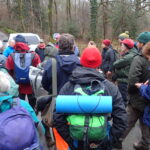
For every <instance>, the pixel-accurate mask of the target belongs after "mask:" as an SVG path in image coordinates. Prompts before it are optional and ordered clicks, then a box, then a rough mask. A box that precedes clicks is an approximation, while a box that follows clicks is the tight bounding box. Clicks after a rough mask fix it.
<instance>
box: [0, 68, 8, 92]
mask: <svg viewBox="0 0 150 150" xmlns="http://www.w3.org/2000/svg"><path fill="white" fill-rule="evenodd" d="M9 89H10V82H9V80H8V78H7V76H6V74H5V73H4V72H2V71H0V92H2V93H3V92H7V91H8V90H9Z"/></svg>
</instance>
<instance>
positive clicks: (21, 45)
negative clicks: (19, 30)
mask: <svg viewBox="0 0 150 150" xmlns="http://www.w3.org/2000/svg"><path fill="white" fill-rule="evenodd" d="M14 49H15V50H16V51H23V50H24V51H28V50H29V49H30V48H29V46H28V45H27V44H26V43H23V42H17V43H16V44H15V46H14Z"/></svg>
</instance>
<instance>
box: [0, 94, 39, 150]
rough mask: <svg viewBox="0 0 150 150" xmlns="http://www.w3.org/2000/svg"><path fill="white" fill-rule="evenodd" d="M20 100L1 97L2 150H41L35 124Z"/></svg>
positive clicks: (0, 140) (8, 96) (0, 125)
mask: <svg viewBox="0 0 150 150" xmlns="http://www.w3.org/2000/svg"><path fill="white" fill-rule="evenodd" d="M19 102H20V101H19V99H18V98H16V99H12V96H10V95H4V94H1V95H0V112H1V114H0V149H1V150H40V145H39V142H38V136H37V132H36V127H35V124H34V122H33V120H32V118H31V116H30V115H29V113H28V112H27V111H26V110H25V109H24V108H23V107H21V106H20V104H19Z"/></svg>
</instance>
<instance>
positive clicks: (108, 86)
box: [54, 67, 127, 147]
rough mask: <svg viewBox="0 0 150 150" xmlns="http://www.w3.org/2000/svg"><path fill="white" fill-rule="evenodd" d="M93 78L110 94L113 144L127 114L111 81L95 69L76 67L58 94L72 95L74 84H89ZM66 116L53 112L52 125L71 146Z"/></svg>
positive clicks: (119, 134)
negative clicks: (100, 82)
mask: <svg viewBox="0 0 150 150" xmlns="http://www.w3.org/2000/svg"><path fill="white" fill-rule="evenodd" d="M95 80H98V81H103V83H104V86H105V92H106V95H110V96H112V99H113V111H112V114H111V117H112V118H113V124H112V128H111V131H110V134H111V137H112V142H113V143H114V144H115V143H116V142H117V141H118V139H119V137H120V136H121V135H122V134H123V131H124V130H125V129H126V119H127V116H126V111H125V107H124V104H123V100H122V97H121V94H120V92H119V90H118V88H117V87H116V86H115V85H114V84H113V83H111V82H109V81H108V80H106V79H105V78H104V77H103V75H102V74H101V73H100V72H98V71H96V70H95V69H90V68H84V67H77V68H76V69H75V70H74V71H73V72H72V75H71V77H70V80H69V82H67V83H66V84H65V85H64V86H63V87H62V89H61V91H60V93H59V95H74V86H75V85H76V84H80V85H81V86H83V85H85V86H89V85H91V82H92V81H95ZM97 85H98V84H95V85H94V86H92V90H93V91H95V90H100V89H99V88H98V86H97ZM66 117H67V115H66V114H63V113H61V114H59V113H56V112H54V127H55V128H56V129H57V131H58V132H59V134H60V135H61V136H62V137H63V139H64V140H65V141H66V142H67V143H68V144H69V146H70V147H71V146H72V141H73V140H72V138H71V137H70V134H69V128H68V124H67V120H66Z"/></svg>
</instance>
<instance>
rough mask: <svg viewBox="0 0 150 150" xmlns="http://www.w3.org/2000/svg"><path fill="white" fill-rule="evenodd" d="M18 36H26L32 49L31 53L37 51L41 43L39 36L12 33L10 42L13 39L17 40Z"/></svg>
mask: <svg viewBox="0 0 150 150" xmlns="http://www.w3.org/2000/svg"><path fill="white" fill-rule="evenodd" d="M17 35H22V36H24V38H25V40H26V42H27V44H28V45H29V47H30V51H35V49H36V48H37V46H38V44H39V43H40V37H39V36H38V35H37V34H34V33H11V34H10V35H9V38H8V41H9V40H11V39H13V40H15V38H16V36H17ZM6 46H8V43H7V44H6Z"/></svg>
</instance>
